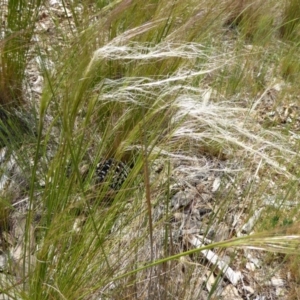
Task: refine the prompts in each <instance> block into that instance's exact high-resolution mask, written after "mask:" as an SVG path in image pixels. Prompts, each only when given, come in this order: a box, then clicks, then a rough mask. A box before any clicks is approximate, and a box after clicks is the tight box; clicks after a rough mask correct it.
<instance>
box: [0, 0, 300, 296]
mask: <svg viewBox="0 0 300 300" xmlns="http://www.w3.org/2000/svg"><path fill="white" fill-rule="evenodd" d="M272 2H273V1H270V2H268V3H265V2H262V1H258V0H257V1H240V2H238V3H237V2H236V1H227V0H226V1H225V0H224V1H221V2H218V5H216V2H213V3H207V1H200V3H199V2H197V3H194V1H189V2H188V3H178V2H170V1H159V3H147V4H146V5H145V3H141V2H140V1H138V0H137V1H121V2H114V1H108V2H107V3H106V2H101V4H98V5H92V4H91V3H88V1H86V2H85V1H84V2H83V3H82V6H78V5H77V4H75V3H73V4H69V3H65V2H63V6H62V10H63V11H64V13H65V14H68V12H70V15H71V16H72V18H70V19H68V20H67V21H66V22H64V21H63V20H62V19H59V18H61V17H59V16H58V17H55V15H54V16H53V17H52V20H53V26H54V29H55V30H56V31H55V32H57V33H58V34H59V32H61V34H62V35H64V38H65V39H61V40H63V41H64V42H63V43H60V42H59V41H60V40H59V39H57V40H55V39H53V45H52V46H53V47H52V48H51V47H50V45H49V42H47V39H48V37H45V36H44V35H43V34H41V35H39V37H40V38H44V40H42V41H41V42H40V43H36V44H35V47H36V48H35V50H34V49H33V48H31V44H30V41H31V39H32V36H33V32H34V31H33V30H34V27H35V22H36V20H35V19H31V18H30V17H29V15H28V16H27V18H26V14H25V15H24V16H23V17H24V18H25V19H24V20H23V19H22V18H23V17H22V18H21V19H20V20H19V24H16V26H22V28H28V30H27V29H26V30H27V31H28V35H25V36H23V35H22V38H24V39H25V41H23V40H19V42H20V43H21V44H20V45H19V46H15V44H14V43H13V41H14V39H15V38H16V37H17V36H18V35H20V34H21V31H20V28H19V27H16V29H15V34H16V35H9V34H7V35H5V37H4V38H3V40H2V41H1V48H0V55H1V59H2V60H1V68H0V70H1V72H3V76H1V77H0V78H1V86H2V88H1V86H0V89H1V90H0V95H1V98H0V101H1V103H0V104H1V105H2V106H3V107H4V106H5V105H6V102H7V99H12V100H13V101H14V107H17V108H18V109H19V108H21V107H22V106H23V102H26V103H27V102H28V101H29V100H30V101H32V103H31V104H33V106H36V107H37V123H38V124H37V129H36V131H35V134H34V135H32V140H25V142H24V143H22V146H20V147H19V148H18V147H12V146H11V145H12V144H13V143H11V142H10V140H11V138H12V137H14V136H15V134H14V133H11V131H8V132H5V134H6V136H8V137H9V138H10V139H7V140H5V139H4V138H3V140H4V141H5V142H4V145H6V147H7V148H8V149H9V150H11V151H10V152H9V153H13V155H14V157H15V159H16V161H17V162H18V165H19V168H20V169H21V172H20V174H21V175H20V178H22V180H23V181H22V182H25V183H26V184H25V183H24V185H26V188H24V190H23V191H22V193H21V195H20V194H19V195H18V197H16V199H14V201H12V204H11V207H9V209H7V206H9V205H8V204H7V198H4V199H5V201H4V200H3V202H1V203H0V210H2V211H3V214H2V213H1V216H2V215H3V216H4V219H9V217H7V212H8V211H9V213H10V216H13V217H14V218H15V220H16V221H15V222H13V224H12V225H11V226H12V228H14V231H16V229H15V228H19V227H18V226H16V225H15V224H16V223H18V220H21V219H22V218H23V219H22V222H23V223H22V222H21V221H20V222H19V223H22V224H24V226H23V229H24V228H25V230H24V233H23V234H20V235H19V236H18V239H19V240H18V239H16V240H15V241H14V242H10V243H11V245H10V246H8V248H13V249H14V250H13V251H12V252H11V253H13V254H12V256H11V259H10V260H9V262H8V266H9V267H8V269H9V270H10V273H11V274H13V275H12V276H15V279H16V280H17V281H16V282H14V279H13V283H12V284H10V283H9V282H6V281H4V282H3V284H2V285H3V286H2V289H3V290H4V291H5V292H4V293H5V294H6V295H8V296H10V297H15V298H28V299H29V298H30V299H115V298H118V297H119V296H120V295H121V294H122V299H133V298H136V299H156V298H159V297H160V298H161V299H170V297H173V298H174V297H175V298H178V299H179V298H180V299H199V297H204V299H205V297H206V298H209V297H212V296H213V295H214V296H215V295H218V294H217V293H218V286H220V284H221V278H223V277H226V278H227V280H229V281H230V282H233V284H235V285H236V284H238V282H239V280H240V275H239V273H238V272H236V271H237V269H238V267H237V266H236V265H235V262H236V261H237V260H238V261H239V264H240V266H239V267H240V268H241V270H243V267H242V265H243V263H242V259H240V257H244V252H243V251H248V250H245V249H251V251H256V250H266V251H270V252H278V253H284V254H289V255H296V254H297V249H298V231H297V225H296V224H297V222H296V220H297V218H298V205H297V203H296V202H295V199H296V198H297V193H298V184H297V181H298V172H297V171H295V170H296V169H297V166H298V159H297V153H298V133H297V127H296V126H297V120H298V119H297V118H298V117H297V115H295V114H296V113H295V112H294V111H292V107H294V106H292V105H291V101H290V99H291V98H293V96H294V95H295V91H296V88H295V87H293V84H294V83H295V82H297V79H298V73H299V72H298V71H297V68H298V67H297V64H296V63H294V61H293V58H294V57H297V55H299V53H298V48H297V46H296V45H294V44H292V45H291V44H289V47H290V50H289V51H287V50H286V49H287V48H286V47H287V46H286V44H285V43H286V41H287V40H289V43H292V39H291V38H290V37H291V36H292V33H291V32H293V34H294V32H295V30H296V29H295V28H296V25H297V24H296V19H295V16H293V15H292V13H291V11H289V9H290V10H291V7H292V5H293V4H292V1H291V2H287V3H286V7H285V9H282V7H281V5H272V4H274V3H275V2H274V3H272ZM11 3H13V1H11V2H9V4H11ZM276 3H277V2H276ZM11 5H12V4H11ZM289 5H290V6H289ZM32 7H33V11H34V12H35V16H37V13H38V10H39V8H40V3H33V4H32ZM32 7H31V8H30V11H31V10H32ZM79 7H81V9H79ZM90 7H92V8H91V11H92V12H93V13H92V14H89V13H87V12H88V8H90ZM14 9H15V7H14V6H12V7H9V6H8V11H9V12H12V13H13V12H14ZM22 9H24V11H29V10H27V8H26V7H23V8H22ZM28 9H29V8H28ZM47 9H49V11H51V7H50V8H47ZM294 10H296V9H294ZM166 12H167V13H166ZM14 14H16V12H14ZM133 15H134V16H135V18H132V16H133ZM2 18H7V20H6V19H5V21H6V22H7V24H8V28H10V27H9V26H10V25H9V24H11V23H9V22H12V21H11V20H12V19H9V18H10V15H7V16H4V15H3V16H2ZM56 18H57V19H56ZM288 18H289V19H288ZM73 19H74V21H73ZM9 20H10V21H9ZM291 20H292V21H291ZM58 21H60V22H61V24H64V25H66V24H67V26H66V28H64V29H63V30H62V27H60V26H62V25H59V22H58ZM22 22H23V23H22ZM63 22H64V23H63ZM280 22H282V23H280ZM24 24H25V25H26V26H25V25H24ZM278 24H285V25H280V26H278ZM287 24H290V25H289V26H292V24H293V25H294V26H293V28H291V27H289V28H288V27H287V26H288V25H287ZM68 26H69V28H68ZM60 29H61V30H60ZM68 30H69V31H68ZM27 31H26V32H27ZM22 32H23V31H22ZM70 32H71V33H72V34H69V33H70ZM274 39H276V42H274ZM280 39H281V40H280ZM69 41H70V42H69ZM44 43H46V44H47V43H48V46H49V47H50V48H51V51H50V50H49V49H47V51H48V52H47V56H46V57H45V55H44V52H43V51H44V49H43V44H44ZM70 45H72V46H70ZM29 50H30V51H32V52H30V53H32V55H37V57H38V58H39V61H40V62H41V63H40V65H39V67H40V68H39V69H38V68H37V69H36V70H35V71H36V72H39V73H40V74H42V75H43V80H44V84H43V89H42V93H41V95H39V97H38V100H34V97H32V98H30V99H27V98H26V99H25V98H24V97H25V96H24V95H33V92H32V91H29V92H28V91H26V93H25V91H24V85H25V84H24V81H25V80H26V76H25V70H26V68H28V62H29V60H28V56H27V54H28V53H29ZM57 50H59V51H60V52H59V55H58V53H57V52H55V51H57ZM42 53H43V55H41V54H42ZM9 57H14V59H15V61H14V60H11V59H10V58H9ZM49 61H51V62H53V64H52V65H53V66H54V67H50V68H48V67H46V66H47V62H49ZM9 64H13V65H11V66H10V65H9ZM14 68H16V70H17V71H18V72H12V73H9V72H11V71H14V70H15V69H14ZM12 76H14V77H13V78H12V79H10V78H11V77H12ZM10 82H13V84H10ZM27 86H30V82H29V83H28V85H27ZM12 93H19V94H20V95H19V94H12ZM279 93H280V95H281V97H278V94H279ZM268 97H269V98H268ZM2 102H3V103H2ZM295 106H297V105H295ZM276 107H284V108H283V112H281V111H279V110H278V111H277V110H276ZM274 111H275V112H274ZM1 119H2V121H3V118H1ZM22 120H23V119H22ZM13 124H14V125H15V126H16V132H22V125H18V123H16V122H13ZM21 136H22V137H24V135H21ZM110 158H113V159H115V160H117V161H120V162H122V163H124V164H125V165H127V166H128V169H129V171H128V172H129V174H128V176H127V178H126V179H125V180H124V182H123V183H122V184H121V187H120V188H119V189H116V190H112V189H111V188H110V185H111V183H112V181H113V180H114V178H113V174H111V175H110V176H109V177H107V178H106V181H105V182H100V183H99V181H97V168H98V163H99V162H103V161H106V160H107V159H110ZM8 160H9V159H8ZM8 165H9V163H7V164H6V165H5V166H7V168H6V169H5V168H4V167H3V174H7V172H8V169H9V168H8ZM199 178H200V179H199ZM195 189H197V192H194V191H195ZM212 190H213V192H212ZM189 193H192V197H193V201H192V204H190V203H189V202H187V203H185V204H182V203H181V202H180V201H184V200H183V199H184V198H188V197H189V196H190V195H191V194H189ZM193 193H194V194H193ZM179 195H183V196H182V197H181V198H180V197H179ZM25 197H26V201H25V200H24V199H25ZM21 199H23V200H21ZM178 199H179V200H178ZM19 201H21V202H22V201H24V202H26V205H27V206H26V210H25V213H24V210H23V211H22V213H23V217H22V218H19V217H17V216H16V214H17V213H21V212H20V208H19V207H18V206H17V205H16V203H19ZM176 201H179V202H176ZM22 203H23V202H22ZM178 203H179V204H178ZM196 204H197V205H198V204H201V205H200V206H199V207H198V206H197V205H196ZM289 205H293V206H294V209H290V206H289ZM2 207H3V209H2ZM198 210H199V211H200V210H201V211H202V213H203V215H201V222H200V223H199V222H198V223H195V224H196V225H195V226H193V225H189V226H188V225H187V223H189V222H190V223H191V224H192V222H193V220H194V219H193V218H192V216H193V214H194V213H195V211H198ZM206 211H209V212H210V214H206ZM22 213H21V214H22ZM183 215H184V216H186V215H188V216H189V217H191V218H190V219H188V220H186V219H184V218H183V217H182V216H183ZM24 216H25V217H24ZM237 216H238V217H237ZM231 217H232V219H233V221H230V220H229V219H230V218H231ZM181 218H183V219H181ZM259 218H262V219H263V221H262V222H260V220H259ZM24 220H25V221H24ZM9 222H10V221H9V220H8V221H7V222H5V223H9ZM178 224H179V225H178ZM255 224H256V227H255ZM291 225H292V226H291ZM5 226H6V224H5ZM5 226H4V225H3V226H1V227H5ZM286 226H289V227H288V228H290V230H291V231H289V229H286V228H287V227H286ZM195 228H196V229H195ZM224 228H225V229H226V228H228V230H227V231H226V230H225V231H224ZM249 228H250V229H249ZM291 228H293V230H292V229H291ZM259 229H260V231H262V232H263V233H259V232H257V231H259ZM193 230H196V231H193ZM222 230H223V231H222ZM1 231H2V232H7V231H9V230H8V229H6V230H4V229H3V230H2V229H1ZM251 231H255V232H257V233H256V234H254V235H250V232H251ZM12 232H13V230H12ZM221 232H223V233H222V234H221ZM245 233H246V236H243V235H244V234H245ZM8 244H9V243H8ZM12 245H13V246H12ZM216 249H220V251H219V250H218V251H217V250H216ZM232 249H234V251H233V250H232ZM213 250H214V251H215V252H212V251H213ZM249 251H250V250H249ZM19 253H21V254H19ZM212 253H215V254H217V255H218V257H220V258H221V257H223V256H222V255H223V254H224V253H225V254H226V256H227V258H229V261H230V262H229V263H228V265H227V266H230V268H228V269H229V271H228V272H227V271H224V269H226V268H224V265H223V267H222V264H220V263H219V262H218V261H214V260H213V259H212V258H211V255H212ZM253 253H254V252H253ZM16 257H17V258H18V259H16ZM208 261H209V262H210V263H211V264H210V263H207V262H208ZM274 261H275V259H274ZM274 261H273V262H274ZM262 263H263V260H262ZM289 264H290V262H288V260H287V263H286V265H287V267H288V266H289ZM203 274H205V276H203ZM232 274H233V275H232ZM293 274H294V278H295V279H294V280H295V282H296V281H297V278H298V277H297V276H298V275H297V273H296V272H294V273H293ZM215 276H216V277H217V278H215V279H214V280H213V284H211V282H212V278H214V277H215ZM20 283H21V284H20ZM15 286H16V288H14V287H15ZM21 286H22V287H21ZM205 287H206V288H205ZM292 290H293V287H292ZM295 292H296V291H295V290H293V292H292V293H291V294H293V293H295Z"/></svg>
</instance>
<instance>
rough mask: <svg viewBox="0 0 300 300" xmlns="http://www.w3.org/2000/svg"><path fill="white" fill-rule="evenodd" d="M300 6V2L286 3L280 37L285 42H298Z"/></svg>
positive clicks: (291, 0) (291, 1)
mask: <svg viewBox="0 0 300 300" xmlns="http://www.w3.org/2000/svg"><path fill="white" fill-rule="evenodd" d="M299 18H300V4H299V2H298V1H294V0H290V1H286V2H285V7H284V13H283V18H282V25H281V26H280V35H281V36H282V37H283V38H284V39H285V40H292V41H297V39H298V38H299V20H300V19H299Z"/></svg>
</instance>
